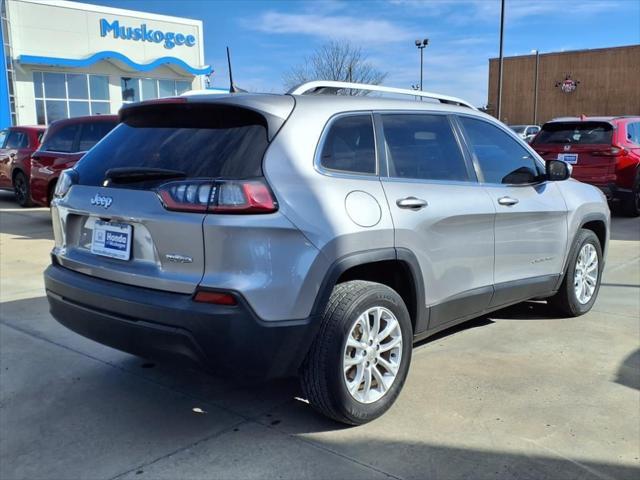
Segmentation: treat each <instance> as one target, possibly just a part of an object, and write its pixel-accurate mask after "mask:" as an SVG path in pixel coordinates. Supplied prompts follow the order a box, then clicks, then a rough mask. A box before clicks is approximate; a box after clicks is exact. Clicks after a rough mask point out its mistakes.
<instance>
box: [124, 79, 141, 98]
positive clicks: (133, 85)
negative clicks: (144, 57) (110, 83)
mask: <svg viewBox="0 0 640 480" xmlns="http://www.w3.org/2000/svg"><path fill="white" fill-rule="evenodd" d="M120 86H121V87H122V101H123V102H139V101H140V80H139V79H138V78H131V77H122V78H121V79H120Z"/></svg>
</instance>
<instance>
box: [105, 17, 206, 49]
mask: <svg viewBox="0 0 640 480" xmlns="http://www.w3.org/2000/svg"><path fill="white" fill-rule="evenodd" d="M109 34H111V35H112V36H113V38H121V39H122V40H132V41H134V42H150V43H162V44H164V48H166V49H169V50H171V49H172V48H173V47H175V46H176V45H185V46H187V47H193V46H194V45H195V44H196V37H194V36H193V35H184V34H182V33H175V32H163V31H162V30H152V29H149V28H147V24H146V23H143V24H142V25H140V26H139V27H127V26H124V25H120V20H114V21H112V22H109V20H107V19H106V18H101V19H100V36H101V37H106V36H107V35H109Z"/></svg>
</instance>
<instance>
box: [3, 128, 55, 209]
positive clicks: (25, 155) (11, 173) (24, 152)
mask: <svg viewBox="0 0 640 480" xmlns="http://www.w3.org/2000/svg"><path fill="white" fill-rule="evenodd" d="M45 130H46V127H42V126H31V127H9V128H8V129H6V130H2V132H0V188H2V189H7V190H13V191H14V193H15V196H16V201H17V202H18V204H20V205H21V206H23V207H29V206H31V197H30V196H29V174H30V172H31V163H30V159H31V154H32V153H33V152H34V151H35V150H36V149H37V148H38V146H39V145H40V140H41V138H42V135H43V134H44V132H45Z"/></svg>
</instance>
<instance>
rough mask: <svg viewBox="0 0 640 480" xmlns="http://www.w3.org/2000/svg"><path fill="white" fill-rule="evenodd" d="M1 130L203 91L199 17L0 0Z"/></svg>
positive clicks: (52, 1)
mask: <svg viewBox="0 0 640 480" xmlns="http://www.w3.org/2000/svg"><path fill="white" fill-rule="evenodd" d="M0 2H1V3H2V9H1V13H2V23H1V28H2V39H3V48H4V54H3V55H2V56H1V57H2V58H1V60H0V64H1V65H0V66H1V67H2V68H1V69H0V72H2V78H0V128H2V127H6V126H8V125H30V124H49V123H51V122H52V121H54V120H57V119H60V118H67V117H74V116H80V115H89V114H107V113H117V112H118V110H119V109H120V107H121V106H122V105H123V104H125V103H129V102H135V101H140V100H149V99H153V98H161V97H167V96H173V95H177V94H180V93H182V92H184V91H186V90H190V89H200V88H205V86H206V81H207V78H208V75H210V74H211V71H212V70H211V67H210V66H208V65H205V64H204V46H203V33H202V22H201V21H200V20H192V19H187V18H177V17H169V16H165V15H156V14H151V13H143V12H137V11H131V10H122V9H117V8H108V7H102V6H96V5H90V4H84V3H76V2H69V1H55V0H0Z"/></svg>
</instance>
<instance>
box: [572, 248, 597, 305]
mask: <svg viewBox="0 0 640 480" xmlns="http://www.w3.org/2000/svg"><path fill="white" fill-rule="evenodd" d="M598 273H599V272H598V253H597V252H596V248H595V247H594V246H593V245H592V244H590V243H585V244H584V245H583V246H582V248H581V249H580V253H579V254H578V259H577V262H576V268H575V271H574V274H573V288H574V291H575V294H576V298H577V299H578V302H580V303H581V304H582V305H584V304H585V303H589V301H590V300H591V297H593V293H594V292H595V290H596V286H597V284H598Z"/></svg>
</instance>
